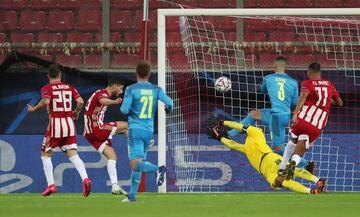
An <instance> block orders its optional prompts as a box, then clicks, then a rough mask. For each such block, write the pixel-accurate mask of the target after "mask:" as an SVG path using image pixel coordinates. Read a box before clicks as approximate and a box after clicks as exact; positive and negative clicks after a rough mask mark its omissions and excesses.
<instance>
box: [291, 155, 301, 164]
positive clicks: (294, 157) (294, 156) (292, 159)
mask: <svg viewBox="0 0 360 217" xmlns="http://www.w3.org/2000/svg"><path fill="white" fill-rule="evenodd" d="M300 160H301V157H300V156H299V155H298V154H294V155H293V156H292V158H291V161H295V163H296V164H295V166H297V165H299V163H300Z"/></svg>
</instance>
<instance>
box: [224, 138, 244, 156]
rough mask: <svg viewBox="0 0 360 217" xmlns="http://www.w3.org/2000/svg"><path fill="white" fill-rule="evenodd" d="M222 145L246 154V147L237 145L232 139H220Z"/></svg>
mask: <svg viewBox="0 0 360 217" xmlns="http://www.w3.org/2000/svg"><path fill="white" fill-rule="evenodd" d="M220 141H221V143H222V144H224V145H225V146H227V147H228V148H231V149H234V150H236V151H240V152H242V153H245V154H246V149H245V145H243V144H240V143H237V142H235V141H233V140H231V139H228V138H225V137H222V138H221V139H220Z"/></svg>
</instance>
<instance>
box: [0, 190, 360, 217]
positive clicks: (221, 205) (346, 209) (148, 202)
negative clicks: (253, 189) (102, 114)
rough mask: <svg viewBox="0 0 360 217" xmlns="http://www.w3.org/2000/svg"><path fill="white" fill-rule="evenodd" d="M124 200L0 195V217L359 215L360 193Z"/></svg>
mask: <svg viewBox="0 0 360 217" xmlns="http://www.w3.org/2000/svg"><path fill="white" fill-rule="evenodd" d="M122 198H123V197H121V196H113V195H111V194H100V193H94V194H92V195H91V196H90V197H89V198H82V196H81V194H80V193H79V194H62V193H58V194H56V195H53V196H51V197H47V198H44V197H41V196H40V195H39V194H7V195H0V216H1V217H2V216H4V217H5V216H6V217H21V216H34V217H42V216H44V217H52V216H61V217H63V216H65V217H70V216H75V217H93V216H94V217H97V216H99V217H100V216H101V217H107V216H116V217H130V216H139V217H140V216H141V217H151V216H156V217H160V216H167V217H187V216H189V217H198V216H206V217H212V216H216V217H227V216H229V217H237V216H262V217H272V216H279V217H280V216H286V217H292V216H299V217H311V216H314V217H322V216H323V217H332V216H339V217H342V216H346V217H352V216H360V214H359V213H360V193H327V194H322V195H302V194H296V193H211V194H210V193H198V194H180V193H169V194H154V193H143V194H139V196H138V198H137V199H138V201H137V202H136V203H131V204H128V203H126V204H124V203H121V202H120V200H121V199H122Z"/></svg>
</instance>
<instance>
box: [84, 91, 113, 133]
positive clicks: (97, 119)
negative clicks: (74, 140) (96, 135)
mask: <svg viewBox="0 0 360 217" xmlns="http://www.w3.org/2000/svg"><path fill="white" fill-rule="evenodd" d="M102 98H108V99H109V98H110V95H109V93H108V92H107V90H106V89H101V90H97V91H95V92H94V93H93V94H92V95H91V97H90V98H89V100H88V101H87V102H86V105H85V113H84V133H85V134H89V133H92V132H93V129H94V128H97V127H98V128H102V127H103V126H104V116H105V112H106V110H107V107H108V106H104V105H102V104H101V103H100V102H99V100H100V99H102Z"/></svg>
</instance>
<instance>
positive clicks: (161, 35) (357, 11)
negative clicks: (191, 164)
mask: <svg viewBox="0 0 360 217" xmlns="http://www.w3.org/2000/svg"><path fill="white" fill-rule="evenodd" d="M168 16H257V17H259V16H360V8H316V9H314V8H312V9H308V8H297V9H277V8H269V9H214V8H212V9H158V24H157V28H158V29H157V40H158V41H157V43H158V50H157V52H158V62H157V64H158V70H157V73H158V74H157V78H158V85H159V86H160V87H162V88H163V89H164V91H166V90H165V89H166V67H167V63H166V22H165V21H166V17H168ZM162 107H163V105H162V104H161V105H160V103H159V110H158V165H165V164H166V150H167V144H166V136H167V129H166V114H165V111H164V109H161V108H162ZM158 191H159V192H166V180H165V182H164V184H163V185H162V186H161V187H159V189H158Z"/></svg>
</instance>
